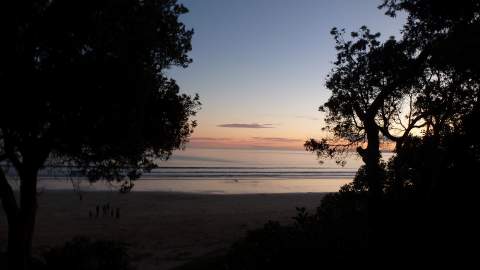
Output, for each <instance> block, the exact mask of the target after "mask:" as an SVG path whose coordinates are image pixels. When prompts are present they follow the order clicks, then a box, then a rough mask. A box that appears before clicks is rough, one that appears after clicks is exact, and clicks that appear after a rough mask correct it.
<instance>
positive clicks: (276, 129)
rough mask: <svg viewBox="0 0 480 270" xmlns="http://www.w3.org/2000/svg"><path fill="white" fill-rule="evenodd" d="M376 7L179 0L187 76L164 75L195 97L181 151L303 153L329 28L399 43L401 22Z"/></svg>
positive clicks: (318, 120) (315, 133) (318, 97)
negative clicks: (186, 32) (191, 128)
mask: <svg viewBox="0 0 480 270" xmlns="http://www.w3.org/2000/svg"><path fill="white" fill-rule="evenodd" d="M380 2H381V1H378V0H368V1H317V0H305V1H294V0H275V1H274V0H242V1H225V0H201V1H199V0H183V1H181V3H183V4H184V5H185V6H186V7H187V8H189V10H190V12H189V13H188V14H186V15H184V16H182V18H181V19H182V21H183V22H184V23H185V24H186V25H187V27H189V28H194V30H195V34H194V36H193V40H192V45H193V50H192V52H191V53H190V56H191V57H192V58H193V63H192V64H191V65H190V66H189V67H188V68H187V69H174V70H171V71H170V74H171V76H172V77H173V78H174V79H176V80H177V82H178V83H179V85H180V87H181V90H182V91H183V92H186V93H198V94H199V95H200V98H201V102H202V104H203V106H202V109H201V111H200V113H199V114H198V116H197V118H196V119H197V121H198V124H199V126H198V127H197V129H196V130H195V133H194V135H193V137H192V139H191V143H190V144H189V146H188V147H215V148H261V149H263V148H274V149H299V150H300V149H302V145H303V142H304V141H305V140H306V139H308V138H311V137H315V138H318V137H320V136H321V135H322V133H321V127H322V125H323V122H322V118H323V116H322V114H321V113H320V112H318V111H317V108H318V106H319V105H321V104H322V103H323V102H325V101H326V100H327V99H328V96H329V92H328V90H326V88H325V86H324V84H325V78H326V75H327V74H328V72H329V71H330V69H331V68H332V61H333V60H334V58H335V49H334V41H333V39H332V38H331V36H330V34H329V32H330V30H331V28H332V27H335V26H336V27H338V28H345V29H346V30H347V31H355V30H357V29H358V28H359V27H360V26H362V25H366V26H368V27H370V28H371V30H372V31H374V32H381V33H382V37H383V38H387V37H389V36H391V35H395V36H398V35H399V33H400V29H401V25H402V24H403V22H404V18H403V17H399V18H396V19H392V18H390V17H387V16H385V15H384V13H383V11H382V10H378V9H376V7H377V6H378V5H379V4H380Z"/></svg>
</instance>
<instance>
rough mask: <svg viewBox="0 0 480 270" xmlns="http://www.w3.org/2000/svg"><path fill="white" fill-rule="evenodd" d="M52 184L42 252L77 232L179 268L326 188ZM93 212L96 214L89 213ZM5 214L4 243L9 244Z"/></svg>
mask: <svg viewBox="0 0 480 270" xmlns="http://www.w3.org/2000/svg"><path fill="white" fill-rule="evenodd" d="M81 195H82V196H81V199H80V197H79V196H78V194H77V193H74V192H73V191H44V192H42V193H41V194H40V195H39V209H38V215H37V224H36V227H35V238H34V248H35V250H36V252H39V251H40V250H42V249H44V248H46V247H48V246H52V245H60V244H62V243H64V242H65V241H68V240H70V239H72V238H73V237H75V236H88V237H92V238H95V239H105V240H109V239H114V240H119V241H123V242H126V243H128V244H129V245H130V248H129V253H130V255H131V256H132V258H133V261H134V264H135V265H136V266H137V269H147V270H148V269H171V268H173V267H176V266H179V265H182V264H184V263H186V262H189V261H191V260H192V259H195V258H197V257H200V256H202V255H205V254H208V253H212V252H219V251H221V250H225V249H226V248H228V247H229V246H230V245H231V244H232V243H233V242H234V241H235V240H237V239H239V238H241V237H242V236H244V235H245V232H246V231H248V230H251V229H255V228H259V227H261V226H262V225H263V224H264V223H265V222H267V221H268V220H278V221H280V222H282V223H289V222H291V220H292V219H291V217H292V216H294V215H295V207H296V206H305V207H307V209H309V210H314V208H315V207H317V206H318V205H319V203H320V200H321V198H322V197H323V195H324V194H322V193H293V194H248V195H210V194H208V195H207V194H206V195H203V194H187V193H167V192H132V193H129V194H119V193H117V192H85V193H82V194H81ZM106 203H109V204H110V206H111V208H114V209H116V208H119V209H120V213H119V214H120V217H119V218H118V219H117V218H115V216H114V217H112V216H110V215H108V216H103V214H102V213H101V212H102V209H101V206H100V216H99V217H98V218H95V212H96V210H95V207H96V205H102V204H106ZM90 211H91V212H92V214H93V217H90V215H89V212H90ZM6 234H7V231H6V220H5V216H4V214H3V211H2V212H1V214H0V245H1V246H2V248H4V247H5V243H6Z"/></svg>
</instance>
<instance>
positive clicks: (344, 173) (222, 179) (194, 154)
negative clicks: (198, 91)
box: [39, 149, 361, 194]
mask: <svg viewBox="0 0 480 270" xmlns="http://www.w3.org/2000/svg"><path fill="white" fill-rule="evenodd" d="M360 165H361V161H360V160H359V159H358V158H356V157H355V156H354V155H352V156H351V157H350V158H348V159H347V163H346V165H345V166H344V167H340V166H338V165H337V164H336V163H335V162H334V161H332V160H324V163H323V164H320V163H319V161H318V159H317V158H316V156H315V155H314V154H312V153H308V152H305V151H286V150H250V149H249V150H247V149H187V150H185V151H178V152H175V153H174V155H173V156H172V157H171V159H170V160H168V161H164V162H161V163H160V168H158V169H155V170H153V171H152V172H151V173H149V174H145V175H144V176H142V178H140V179H139V180H136V182H135V187H134V189H133V190H134V191H171V192H192V193H214V194H242V193H298V192H333V191H337V190H338V189H339V187H340V186H342V185H344V184H345V183H348V182H350V181H351V180H352V179H353V177H354V175H355V172H356V171H357V169H358V167H359V166H360ZM118 186H119V185H118V184H115V183H113V184H112V183H105V182H98V183H95V184H90V183H88V182H87V181H85V180H82V179H66V178H65V177H64V176H62V175H56V174H55V173H53V174H52V172H51V171H44V172H42V174H41V180H40V181H39V189H42V190H58V189H60V190H68V189H73V188H76V189H80V190H83V191H103V190H112V191H114V190H117V189H118Z"/></svg>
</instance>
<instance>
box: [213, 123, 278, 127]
mask: <svg viewBox="0 0 480 270" xmlns="http://www.w3.org/2000/svg"><path fill="white" fill-rule="evenodd" d="M217 127H224V128H274V126H273V124H259V123H251V124H238V123H231V124H221V125H218V126H217Z"/></svg>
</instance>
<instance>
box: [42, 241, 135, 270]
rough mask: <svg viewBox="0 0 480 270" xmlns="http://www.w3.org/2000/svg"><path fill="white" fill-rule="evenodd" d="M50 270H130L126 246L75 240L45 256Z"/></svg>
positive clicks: (106, 242)
mask: <svg viewBox="0 0 480 270" xmlns="http://www.w3.org/2000/svg"><path fill="white" fill-rule="evenodd" d="M44 258H45V269H48V270H64V269H70V270H110V269H112V270H130V269H133V268H132V267H131V265H130V258H129V256H128V255H127V248H126V245H125V244H122V243H118V242H113V241H92V240H90V239H87V238H74V239H73V240H72V241H69V242H67V243H66V244H65V245H63V246H60V247H55V248H52V249H50V250H49V251H48V252H46V253H45V254H44Z"/></svg>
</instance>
